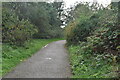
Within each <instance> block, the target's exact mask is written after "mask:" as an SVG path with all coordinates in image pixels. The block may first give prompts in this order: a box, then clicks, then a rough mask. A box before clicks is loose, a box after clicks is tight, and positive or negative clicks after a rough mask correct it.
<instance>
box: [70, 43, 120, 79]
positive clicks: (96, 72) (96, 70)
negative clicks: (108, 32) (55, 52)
mask: <svg viewBox="0 0 120 80" xmlns="http://www.w3.org/2000/svg"><path fill="white" fill-rule="evenodd" d="M68 51H69V53H70V62H71V68H72V74H73V76H72V78H116V77H118V76H119V75H118V74H117V73H116V72H115V71H117V70H118V68H119V66H120V65H118V64H117V63H114V62H113V60H112V57H111V55H108V54H92V51H91V50H90V49H88V50H84V49H83V47H80V45H79V46H69V47H68Z"/></svg>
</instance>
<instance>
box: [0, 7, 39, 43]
mask: <svg viewBox="0 0 120 80" xmlns="http://www.w3.org/2000/svg"><path fill="white" fill-rule="evenodd" d="M2 14H3V15H2V37H3V38H2V39H3V42H7V43H10V44H16V45H22V44H23V43H24V42H25V41H27V40H29V39H31V38H32V35H33V34H34V33H35V32H37V29H36V28H35V26H34V25H32V24H31V23H30V22H29V21H28V20H21V21H20V20H19V18H18V17H17V15H16V14H15V12H14V11H10V9H7V8H4V9H3V11H2Z"/></svg>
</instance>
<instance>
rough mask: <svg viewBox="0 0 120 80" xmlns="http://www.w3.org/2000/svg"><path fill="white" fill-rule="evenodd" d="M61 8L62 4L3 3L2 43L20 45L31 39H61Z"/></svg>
mask: <svg viewBox="0 0 120 80" xmlns="http://www.w3.org/2000/svg"><path fill="white" fill-rule="evenodd" d="M61 6H63V4H62V2H58V3H55V2H53V3H47V2H38V3H35V2H32V3H31V2H19V3H18V2H7V3H4V2H3V7H2V14H3V15H2V27H3V29H2V31H3V37H2V39H3V42H7V43H10V44H15V45H21V44H24V43H25V42H26V41H28V40H30V39H31V38H45V39H46V38H57V37H62V31H63V30H62V28H60V26H61V24H62V23H61V20H60V17H61V12H62V7H61ZM58 13H59V14H58Z"/></svg>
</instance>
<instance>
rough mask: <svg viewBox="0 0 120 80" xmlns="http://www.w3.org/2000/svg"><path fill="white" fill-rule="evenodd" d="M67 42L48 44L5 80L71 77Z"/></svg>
mask: <svg viewBox="0 0 120 80" xmlns="http://www.w3.org/2000/svg"><path fill="white" fill-rule="evenodd" d="M65 42H66V41H65V40H61V41H56V42H52V43H50V44H48V45H47V46H45V47H44V48H43V49H41V50H40V51H38V52H37V53H36V54H34V55H33V56H32V57H31V58H29V59H28V60H27V61H25V62H23V63H21V64H19V65H18V66H17V67H16V68H15V69H14V70H13V71H11V72H10V73H8V74H7V75H6V76H5V78H67V77H70V76H71V71H70V65H69V60H68V54H67V52H66V50H65V48H64V44H65Z"/></svg>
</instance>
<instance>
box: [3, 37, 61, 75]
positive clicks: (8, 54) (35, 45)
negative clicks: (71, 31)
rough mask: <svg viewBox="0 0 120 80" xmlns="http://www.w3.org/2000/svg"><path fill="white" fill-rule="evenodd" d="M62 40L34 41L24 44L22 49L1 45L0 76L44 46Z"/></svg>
mask: <svg viewBox="0 0 120 80" xmlns="http://www.w3.org/2000/svg"><path fill="white" fill-rule="evenodd" d="M57 40H62V39H57V38H56V39H34V40H31V41H29V42H26V43H25V46H24V47H18V46H13V45H9V44H3V45H2V75H3V76H4V75H5V74H6V73H7V72H9V71H11V70H12V69H13V68H14V67H15V66H16V65H17V64H19V63H20V62H22V61H25V60H26V59H27V58H29V57H31V56H32V55H33V54H34V53H35V52H37V51H38V50H40V49H41V48H42V47H43V46H45V45H46V44H48V43H50V42H52V41H57Z"/></svg>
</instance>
